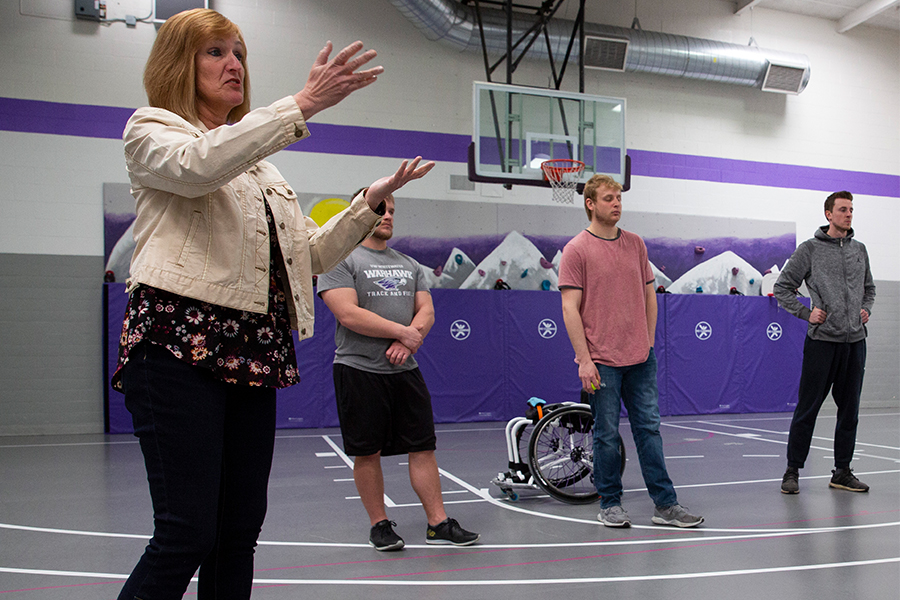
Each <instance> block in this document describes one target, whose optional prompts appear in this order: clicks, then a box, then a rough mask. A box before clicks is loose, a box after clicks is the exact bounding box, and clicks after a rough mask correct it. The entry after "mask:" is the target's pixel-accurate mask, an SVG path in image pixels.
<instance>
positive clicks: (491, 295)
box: [105, 283, 806, 433]
mask: <svg viewBox="0 0 900 600" xmlns="http://www.w3.org/2000/svg"><path fill="white" fill-rule="evenodd" d="M105 285H107V286H109V289H108V296H109V301H108V306H107V319H108V325H107V328H108V331H109V332H110V333H109V339H108V340H107V343H106V345H105V347H106V348H107V349H108V356H107V361H108V369H109V373H110V374H111V373H113V371H114V370H115V363H116V348H117V343H118V336H119V331H120V330H121V323H122V316H123V315H124V311H125V304H126V301H127V297H126V296H125V294H124V284H116V283H113V284H105ZM432 297H433V299H434V306H435V314H436V317H435V323H434V327H432V329H431V332H430V333H429V335H428V339H427V341H426V343H425V344H424V345H423V346H422V348H421V349H420V350H419V352H418V353H417V354H416V359H417V360H418V362H419V367H420V369H421V370H422V374H423V376H424V377H425V381H427V382H428V387H429V389H430V391H431V395H432V402H433V408H434V415H435V420H436V421H437V422H439V423H459V422H473V421H505V420H508V419H510V418H512V417H514V416H517V415H520V414H523V412H524V410H525V402H526V401H527V400H528V399H529V398H530V397H532V396H537V397H539V398H543V399H544V400H546V401H548V402H562V401H577V400H578V398H579V387H580V385H579V382H578V370H577V367H576V365H575V363H574V353H573V352H572V347H571V346H570V344H569V339H568V336H567V334H566V329H565V325H564V324H563V320H562V310H561V306H560V296H559V294H558V293H556V292H532V291H514V290H506V291H485V290H433V292H432ZM657 301H658V304H659V318H658V320H657V322H658V324H657V329H656V353H657V358H658V360H659V392H660V398H659V404H660V412H661V413H662V414H663V415H682V414H715V413H745V412H781V411H789V410H792V408H793V406H794V404H795V403H796V397H797V386H798V383H799V372H800V361H801V357H802V353H803V339H804V337H805V334H806V327H805V326H804V324H803V322H802V321H800V320H799V319H797V318H795V317H793V316H791V315H789V314H788V313H786V312H785V311H784V310H782V309H780V308H779V307H778V304H777V302H776V301H775V299H774V298H769V297H743V296H702V295H673V294H665V295H658V296H657ZM315 309H316V325H315V335H314V336H313V337H312V338H310V339H307V340H304V341H303V342H301V343H298V344H297V364H298V367H299V369H300V374H301V379H302V381H301V382H300V383H299V384H298V385H296V386H293V387H291V388H287V389H285V390H280V391H279V392H278V427H279V428H295V427H310V428H318V427H335V426H337V424H338V420H337V411H336V409H335V403H334V386H333V383H332V377H331V363H332V358H333V356H334V317H333V315H332V314H331V312H330V311H329V310H328V309H327V308H326V307H325V305H324V304H323V303H322V301H321V300H319V299H318V298H316V307H315ZM702 323H705V324H706V325H702ZM698 333H699V334H700V335H699V337H698V335H697V334H698ZM707 333H709V335H706V334H707ZM773 338H774V339H773ZM108 414H109V432H110V433H128V432H131V431H132V428H131V418H130V416H129V415H128V412H127V410H125V407H124V397H123V396H122V395H121V394H119V393H118V392H115V391H112V390H110V391H109V401H108Z"/></svg>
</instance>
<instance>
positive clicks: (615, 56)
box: [390, 0, 810, 94]
mask: <svg viewBox="0 0 900 600" xmlns="http://www.w3.org/2000/svg"><path fill="white" fill-rule="evenodd" d="M390 1H391V4H393V5H394V6H395V7H396V8H397V10H399V11H400V12H401V13H403V15H404V16H406V17H407V18H408V19H409V20H410V21H412V22H413V23H414V24H415V25H416V26H417V27H418V28H419V29H420V30H421V31H422V33H424V34H425V37H427V38H428V39H430V40H436V41H440V42H442V43H444V44H447V45H449V46H451V47H453V48H456V49H458V50H467V51H473V52H481V37H480V34H479V31H478V20H477V17H476V14H475V10H474V8H472V7H469V6H465V5H462V4H460V3H458V2H457V1H456V0H390ZM481 17H482V22H483V24H484V35H485V44H486V46H487V50H488V54H489V55H492V56H501V55H503V54H504V53H505V52H506V13H505V12H503V11H501V10H496V9H482V11H481ZM536 21H537V17H535V16H534V15H530V14H526V13H520V12H514V13H513V23H512V28H513V36H514V38H516V39H517V38H519V37H521V36H522V35H523V34H524V33H525V32H526V31H528V30H529V29H530V28H531V26H532V25H533V24H534V23H535V22H536ZM574 25H575V24H574V21H571V20H563V19H553V20H551V21H550V22H549V23H548V24H547V32H548V35H549V37H550V49H551V51H552V52H553V56H554V57H555V58H559V59H561V58H562V57H564V56H565V53H566V48H567V46H568V44H569V39H570V37H571V34H572V31H573V28H574ZM584 32H585V37H586V43H585V46H586V49H585V66H586V67H594V68H600V69H612V70H620V71H626V72H633V73H654V74H657V75H669V76H672V77H685V78H688V79H699V80H703V81H716V82H720V83H730V84H733V85H741V86H746V87H755V88H759V89H761V90H763V91H768V92H781V93H791V94H799V93H800V92H802V91H803V90H804V89H805V88H806V84H807V83H809V74H810V68H809V59H808V58H807V57H806V56H805V55H803V54H792V53H788V52H779V51H776V50H766V49H764V48H758V47H756V46H740V45H738V44H728V43H725V42H717V41H714V40H704V39H701V38H693V37H686V36H682V35H670V34H667V33H656V32H652V31H643V30H640V29H628V28H625V27H612V26H610V25H598V24H595V23H585V24H584ZM579 51H580V49H579V48H578V47H577V45H576V46H575V47H573V48H572V57H571V60H573V61H577V60H578V53H579ZM526 56H527V57H528V58H532V59H544V60H546V59H547V58H548V54H547V47H546V45H545V44H544V42H543V38H541V39H539V40H538V41H537V42H536V43H534V44H533V45H532V46H531V48H530V49H529V50H528V52H527V54H526Z"/></svg>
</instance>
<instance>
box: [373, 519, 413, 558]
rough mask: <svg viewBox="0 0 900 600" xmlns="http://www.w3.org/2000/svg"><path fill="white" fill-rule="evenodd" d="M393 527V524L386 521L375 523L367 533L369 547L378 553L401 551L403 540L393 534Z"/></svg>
mask: <svg viewBox="0 0 900 600" xmlns="http://www.w3.org/2000/svg"><path fill="white" fill-rule="evenodd" d="M395 525H397V524H396V523H395V522H393V521H388V520H387V519H385V520H384V521H379V522H377V523H375V524H374V525H373V526H372V531H370V532H369V545H370V546H372V547H373V548H375V549H376V550H378V551H379V552H388V551H390V550H400V549H402V548H403V546H404V545H405V544H404V543H403V538H401V537H400V536H399V535H397V534H396V533H394V526H395Z"/></svg>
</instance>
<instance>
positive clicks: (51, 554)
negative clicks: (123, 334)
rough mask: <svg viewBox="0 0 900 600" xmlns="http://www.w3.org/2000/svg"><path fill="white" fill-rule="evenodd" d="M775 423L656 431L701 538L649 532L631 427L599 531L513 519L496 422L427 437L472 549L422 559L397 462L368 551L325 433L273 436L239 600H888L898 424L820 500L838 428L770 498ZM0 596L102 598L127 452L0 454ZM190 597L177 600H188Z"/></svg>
mask: <svg viewBox="0 0 900 600" xmlns="http://www.w3.org/2000/svg"><path fill="white" fill-rule="evenodd" d="M789 423H790V414H781V413H779V414H760V415H715V416H689V417H668V418H664V419H663V428H662V432H663V440H664V442H665V451H666V457H667V464H668V468H669V474H670V476H671V477H672V480H673V481H674V482H675V485H676V488H677V490H678V494H679V501H680V503H681V504H684V505H685V506H687V507H689V508H690V509H691V510H692V512H697V513H700V514H702V515H704V516H705V517H706V522H705V523H704V524H703V525H701V526H700V527H699V528H697V529H684V530H682V529H675V528H667V527H659V526H655V525H652V524H651V523H650V516H651V515H652V511H653V505H652V502H651V501H650V499H649V497H648V496H647V493H646V491H645V490H644V486H643V481H642V479H641V475H640V469H639V467H638V464H637V460H636V458H635V451H634V443H633V441H632V440H631V439H630V430H629V428H628V425H627V422H626V421H623V423H622V427H621V431H622V435H623V437H624V438H625V447H626V452H627V453H628V456H629V461H628V465H627V467H626V469H625V473H624V475H623V482H624V484H625V489H626V493H625V496H624V506H625V508H626V509H627V510H628V512H629V514H630V516H631V518H632V521H633V523H634V524H633V526H632V527H631V528H630V529H609V528H605V527H603V526H602V525H600V524H599V523H598V522H597V521H596V513H597V511H598V510H599V503H596V504H586V505H570V504H564V503H561V502H559V501H556V500H553V499H551V498H549V497H547V496H546V495H544V494H543V493H542V492H540V491H538V490H534V491H523V492H522V493H521V494H520V497H519V500H518V501H516V502H512V501H510V500H508V499H506V498H505V497H503V496H502V494H501V493H500V491H499V490H498V489H497V488H496V487H495V486H493V485H491V484H490V480H491V479H492V478H493V477H495V476H496V475H497V473H498V472H500V471H505V470H506V460H507V459H506V444H505V440H504V426H505V423H469V424H460V425H439V426H438V454H437V456H438V464H439V465H440V467H441V473H442V480H443V489H444V500H445V503H446V506H447V511H448V513H449V514H450V515H451V516H453V517H455V518H456V519H457V520H459V522H460V523H461V524H462V525H463V527H465V528H467V529H471V530H474V531H479V532H481V534H482V539H481V542H480V544H479V545H476V546H471V547H468V548H454V547H447V546H428V545H426V544H425V543H424V533H425V519H424V513H423V511H422V509H421V506H420V505H419V504H418V499H417V498H416V496H415V494H414V493H413V491H412V488H411V487H410V485H409V481H408V477H407V470H406V465H405V463H404V462H403V460H404V457H393V458H387V459H384V470H385V480H386V492H387V496H388V497H389V498H388V499H387V503H388V505H389V508H388V514H389V516H390V518H391V519H393V520H394V521H396V522H397V523H398V526H397V528H396V530H397V532H398V533H399V534H400V535H401V536H403V537H404V539H405V540H406V543H407V546H406V549H404V550H403V551H402V552H393V553H378V552H376V551H375V550H373V549H372V548H371V547H369V545H368V544H367V539H368V519H367V518H366V515H365V512H364V510H363V508H362V505H361V503H360V501H359V500H358V499H357V498H356V489H355V487H354V485H353V480H352V472H351V468H350V464H351V463H350V460H349V459H347V457H346V456H344V455H343V453H342V452H341V441H340V434H339V432H338V431H337V430H334V429H323V430H301V429H295V430H281V431H279V432H278V439H277V442H276V445H275V464H274V467H273V472H272V478H271V482H270V486H269V500H270V502H269V513H268V517H267V520H266V524H265V526H264V527H263V531H262V535H261V538H260V544H259V548H258V550H257V555H256V573H255V586H254V592H253V598H254V600H270V599H271V600H284V599H288V598H290V599H295V598H303V597H315V598H317V599H319V600H330V599H341V600H344V599H356V598H365V599H367V600H381V599H388V598H391V599H401V600H402V599H404V598H410V599H412V598H416V599H419V598H430V599H443V598H459V597H463V596H465V597H469V598H491V599H493V600H502V599H510V600H512V599H515V600H523V599H529V598H535V599H538V598H540V599H544V598H547V597H551V596H555V597H558V596H561V595H563V594H565V595H570V596H571V597H574V596H576V595H577V596H580V597H584V596H585V595H586V594H591V596H592V597H598V596H599V595H600V594H603V595H604V597H613V598H618V599H628V598H647V597H649V598H665V599H666V600H679V599H684V600H688V599H690V600H698V599H700V600H702V599H710V598H729V599H730V600H740V599H748V600H749V599H754V600H757V599H759V598H798V599H803V598H812V599H815V600H826V599H831V598H840V597H848V598H866V599H867V600H882V599H884V600H897V598H898V597H900V413H898V412H896V411H894V410H864V411H863V412H862V414H861V415H860V425H859V434H858V439H857V448H856V458H855V460H854V463H853V468H854V471H855V473H856V474H857V476H858V477H859V478H860V479H861V480H862V481H864V482H865V483H867V484H869V485H870V486H871V491H870V492H869V493H867V494H861V493H853V492H847V491H839V490H833V489H830V488H829V487H828V480H829V478H830V472H831V468H832V455H831V444H832V443H831V432H832V431H833V427H834V416H833V413H831V414H829V413H827V412H825V411H824V410H823V414H822V415H821V416H820V417H819V421H818V426H817V429H816V438H815V439H814V442H813V449H812V452H811V454H810V459H809V460H808V461H807V467H806V468H805V469H803V470H802V471H801V473H800V475H801V479H800V488H801V489H800V494H798V495H791V496H788V495H784V494H781V493H780V492H779V488H780V483H781V475H782V473H783V472H784V468H785V462H786V461H785V456H784V454H785V448H786V442H787V430H788V426H789ZM0 482H2V484H0V485H2V487H0V597H2V598H3V599H4V600H38V599H40V600H56V599H66V600H81V599H88V598H90V599H92V600H96V599H102V600H112V599H114V598H115V597H116V595H117V594H118V591H119V589H120V587H121V585H122V581H123V580H124V579H125V577H127V574H128V573H129V572H130V570H131V568H132V567H133V566H134V563H135V562H136V561H137V559H138V557H139V555H140V554H141V552H142V551H143V547H144V545H145V544H146V540H147V537H148V536H149V534H150V532H151V529H152V522H151V508H150V498H149V494H148V491H147V485H146V480H145V473H144V468H143V461H142V458H141V453H140V449H139V447H138V445H137V442H136V441H135V439H134V438H133V437H131V436H104V435H83V436H41V437H27V438H26V437H16V438H2V439H0ZM195 590H196V585H195V584H191V587H190V588H189V590H188V595H187V596H186V598H190V597H193V596H194V595H195Z"/></svg>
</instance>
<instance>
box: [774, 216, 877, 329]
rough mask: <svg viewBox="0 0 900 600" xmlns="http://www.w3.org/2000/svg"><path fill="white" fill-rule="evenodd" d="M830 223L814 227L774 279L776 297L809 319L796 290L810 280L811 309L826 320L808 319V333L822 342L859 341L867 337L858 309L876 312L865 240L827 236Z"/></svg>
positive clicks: (783, 305) (850, 236)
mask: <svg viewBox="0 0 900 600" xmlns="http://www.w3.org/2000/svg"><path fill="white" fill-rule="evenodd" d="M827 231H828V225H825V226H823V227H820V228H819V229H817V230H816V235H815V237H813V238H812V239H809V240H806V241H805V242H803V243H802V244H800V246H799V247H798V248H797V249H796V250H795V251H794V254H793V255H792V256H791V259H790V260H789V261H788V263H787V265H785V267H784V270H783V271H782V272H781V274H780V275H779V276H778V281H776V282H775V297H776V298H777V299H778V303H779V304H780V305H781V307H782V308H784V309H785V310H786V311H788V312H789V313H791V314H792V315H794V316H795V317H798V318H800V319H803V320H804V321H807V322H808V321H809V315H810V313H811V312H812V311H811V310H810V309H809V308H806V307H805V306H804V305H803V304H801V303H800V301H799V300H797V296H796V290H797V288H799V287H800V284H801V283H803V282H804V281H805V282H806V287H807V288H809V296H810V300H811V301H812V307H813V308H816V307H818V308H821V309H822V310H824V311H825V312H826V313H827V316H826V317H825V322H824V323H821V324H818V325H814V324H812V323H809V328H808V330H807V335H808V336H809V337H811V338H812V339H814V340H820V341H824V342H858V341H859V340H862V339H865V337H866V327H865V325H863V322H862V317H861V316H860V314H859V312H860V309H863V308H864V309H866V311H867V312H868V313H869V314H870V315H871V314H872V305H873V304H875V282H874V281H873V279H872V272H871V271H870V270H869V254H868V253H867V252H866V247H865V245H864V244H862V243H860V242H857V241H856V240H854V239H853V230H852V229H851V230H850V231H849V232H848V233H847V237H845V238H833V237H829V236H828V234H827V233H826V232H827Z"/></svg>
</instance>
